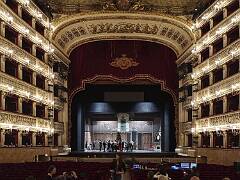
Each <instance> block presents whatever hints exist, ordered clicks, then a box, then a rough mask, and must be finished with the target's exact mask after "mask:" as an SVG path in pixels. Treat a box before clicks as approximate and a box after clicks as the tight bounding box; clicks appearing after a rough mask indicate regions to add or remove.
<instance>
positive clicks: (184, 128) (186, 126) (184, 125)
mask: <svg viewBox="0 0 240 180" xmlns="http://www.w3.org/2000/svg"><path fill="white" fill-rule="evenodd" d="M179 126H180V127H179V130H180V131H181V132H191V129H192V122H181V123H180V124H179Z"/></svg>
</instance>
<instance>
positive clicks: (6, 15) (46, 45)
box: [0, 10, 54, 53]
mask: <svg viewBox="0 0 240 180" xmlns="http://www.w3.org/2000/svg"><path fill="white" fill-rule="evenodd" d="M0 17H1V19H3V20H4V21H5V22H7V23H8V24H11V25H12V26H15V27H16V29H18V30H19V31H20V32H21V33H22V34H23V35H24V36H30V37H31V39H32V40H33V41H34V43H35V44H37V45H39V46H42V47H43V49H44V50H45V51H46V52H48V53H53V52H54V48H53V46H52V45H51V44H50V43H49V42H48V43H44V42H43V40H42V39H41V38H40V37H39V36H37V35H31V34H30V31H29V29H28V28H26V27H24V26H22V25H19V24H18V23H17V22H14V18H13V17H12V16H11V15H10V14H9V13H8V12H5V11H3V10H0Z"/></svg>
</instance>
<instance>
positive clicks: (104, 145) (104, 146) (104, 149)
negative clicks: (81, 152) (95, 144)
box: [103, 141, 106, 152]
mask: <svg viewBox="0 0 240 180" xmlns="http://www.w3.org/2000/svg"><path fill="white" fill-rule="evenodd" d="M103 151H104V152H105V151H106V141H103Z"/></svg>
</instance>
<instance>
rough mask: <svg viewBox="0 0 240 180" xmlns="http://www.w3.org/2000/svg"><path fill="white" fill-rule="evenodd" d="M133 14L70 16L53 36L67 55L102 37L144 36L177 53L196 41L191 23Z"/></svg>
mask: <svg viewBox="0 0 240 180" xmlns="http://www.w3.org/2000/svg"><path fill="white" fill-rule="evenodd" d="M139 16H140V14H133V13H109V14H106V13H101V14H95V15H85V16H78V15H75V16H73V17H72V16H69V18H68V19H67V21H62V22H61V23H58V24H57V25H56V29H55V31H54V33H53V35H52V39H53V41H54V42H55V44H56V45H57V46H58V47H59V48H60V49H61V50H62V51H63V52H65V53H66V54H67V55H69V54H70V53H71V51H72V50H73V49H74V48H75V47H77V46H79V45H81V44H83V43H86V42H91V41H98V40H103V39H141V40H147V41H154V42H157V43H162V44H164V45H166V46H168V47H170V48H172V49H173V50H174V51H175V52H176V54H177V55H180V54H181V53H183V52H184V51H185V50H186V49H187V48H188V47H189V46H191V45H192V44H193V42H194V41H195V36H194V34H193V33H192V32H191V29H190V25H188V23H186V22H185V23H183V22H182V21H178V20H177V19H176V18H173V17H172V18H169V17H166V16H151V15H145V14H144V15H141V19H140V18H139Z"/></svg>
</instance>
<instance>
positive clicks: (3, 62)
mask: <svg viewBox="0 0 240 180" xmlns="http://www.w3.org/2000/svg"><path fill="white" fill-rule="evenodd" d="M5 62H6V58H5V55H1V71H2V72H5Z"/></svg>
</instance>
